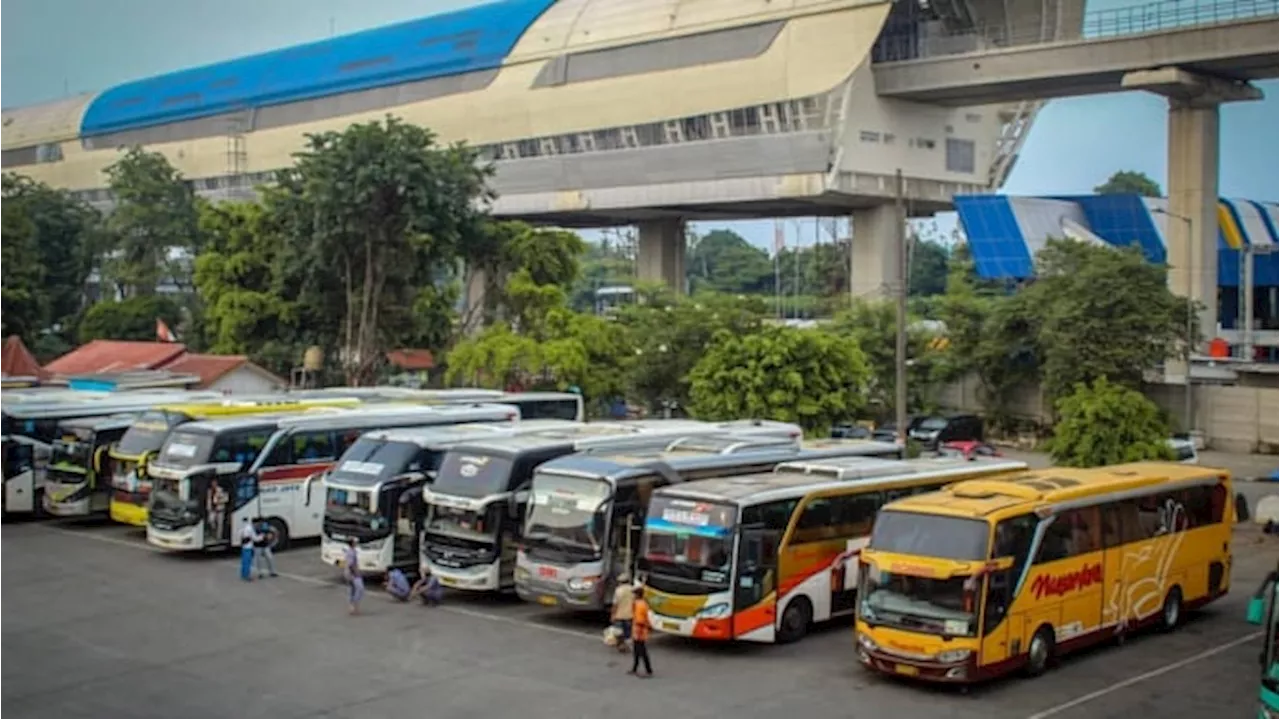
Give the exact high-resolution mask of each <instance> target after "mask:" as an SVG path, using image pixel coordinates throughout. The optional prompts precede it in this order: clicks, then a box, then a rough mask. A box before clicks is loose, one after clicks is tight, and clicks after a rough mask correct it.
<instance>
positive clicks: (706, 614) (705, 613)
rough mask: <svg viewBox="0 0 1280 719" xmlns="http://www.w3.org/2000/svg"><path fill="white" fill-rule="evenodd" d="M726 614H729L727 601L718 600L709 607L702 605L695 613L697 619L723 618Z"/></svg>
mask: <svg viewBox="0 0 1280 719" xmlns="http://www.w3.org/2000/svg"><path fill="white" fill-rule="evenodd" d="M727 616H729V604H728V602H720V603H719V604H712V605H711V606H709V607H703V608H702V609H699V610H698V614H697V617H698V618H699V619H724V618H725V617H727Z"/></svg>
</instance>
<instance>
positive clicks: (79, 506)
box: [44, 412, 139, 517]
mask: <svg viewBox="0 0 1280 719" xmlns="http://www.w3.org/2000/svg"><path fill="white" fill-rule="evenodd" d="M138 414H139V413H137V412H126V413H121V414H113V415H109V416H107V417H79V418H76V419H68V420H63V422H62V423H60V424H59V425H58V429H59V431H60V433H61V434H62V436H61V437H59V438H58V439H56V440H54V442H53V447H52V450H51V454H50V457H49V467H48V469H47V470H46V477H45V491H44V510H45V511H46V512H48V513H49V514H51V515H53V516H55V517H85V516H88V515H91V514H106V513H107V510H108V508H109V506H110V503H111V467H110V463H111V460H110V458H109V457H107V449H108V448H109V447H110V446H111V443H112V442H115V441H116V440H118V439H120V438H121V437H123V436H124V433H125V431H127V430H128V429H129V426H130V425H132V424H133V421H134V420H135V419H137V418H138Z"/></svg>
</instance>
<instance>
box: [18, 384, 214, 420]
mask: <svg viewBox="0 0 1280 719" xmlns="http://www.w3.org/2000/svg"><path fill="white" fill-rule="evenodd" d="M206 396H207V397H209V398H213V397H217V396H219V395H217V394H216V393H208V394H207V395H206ZM190 399H192V397H191V393H173V392H169V393H153V392H143V391H137V392H121V393H119V394H112V395H108V396H90V397H83V398H80V397H64V396H59V397H58V399H55V400H51V401H48V402H45V401H34V400H33V401H29V402H15V403H11V404H6V405H5V406H4V413H5V414H7V415H9V416H10V417H13V418H15V419H48V418H55V417H67V418H71V417H89V416H94V415H97V416H101V415H105V414H115V413H117V412H122V411H127V410H133V409H143V410H145V409H152V408H155V407H161V406H164V405H166V404H170V403H174V402H183V401H188V400H190Z"/></svg>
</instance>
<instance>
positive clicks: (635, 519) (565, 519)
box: [515, 435, 902, 611]
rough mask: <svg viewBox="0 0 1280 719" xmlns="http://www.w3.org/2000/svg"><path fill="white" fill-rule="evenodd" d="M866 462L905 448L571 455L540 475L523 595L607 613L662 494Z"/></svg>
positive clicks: (754, 443)
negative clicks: (804, 467) (719, 480)
mask: <svg viewBox="0 0 1280 719" xmlns="http://www.w3.org/2000/svg"><path fill="white" fill-rule="evenodd" d="M846 456H862V457H881V458H885V459H901V457H902V449H901V448H900V447H898V446H897V445H892V444H883V443H880V442H867V441H860V440H840V439H826V440H818V441H816V442H806V443H804V444H803V445H799V446H797V444H796V443H795V442H794V441H793V440H790V439H789V438H781V437H777V438H774V437H754V438H753V437H734V436H731V435H730V436H712V437H691V438H686V439H681V440H676V441H675V442H673V443H672V444H671V445H669V446H668V447H666V448H665V449H664V451H662V452H660V453H644V452H634V451H624V452H621V453H618V454H611V453H605V452H601V453H600V454H589V455H569V456H567V457H561V458H559V459H553V460H551V461H550V462H547V463H546V464H543V465H541V466H539V467H538V468H537V470H535V471H534V474H533V483H532V484H531V485H530V488H529V495H530V501H529V506H528V508H527V517H526V519H525V526H524V532H523V537H524V539H523V541H522V542H521V544H520V549H519V551H517V552H516V573H515V583H516V594H518V595H519V596H520V598H521V599H523V600H525V601H527V602H537V603H538V604H543V605H546V606H553V607H561V608H565V609H574V610H588V611H592V610H601V609H606V608H608V607H609V605H610V604H611V603H612V601H613V590H614V588H615V585H616V582H617V578H618V577H619V576H621V575H622V574H629V575H630V576H636V569H637V567H636V554H637V550H638V549H639V547H640V540H641V532H642V530H643V529H644V526H645V516H646V510H647V509H648V506H649V498H650V496H651V495H652V493H653V491H654V490H655V489H658V488H660V487H665V486H667V485H672V484H682V485H683V484H684V483H687V482H692V481H695V480H703V479H712V478H716V477H732V476H736V475H743V474H758V473H760V472H768V471H771V470H773V469H774V467H776V466H777V465H778V464H780V463H782V462H795V461H799V460H819V459H825V458H831V457H846Z"/></svg>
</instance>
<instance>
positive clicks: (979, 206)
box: [955, 195, 1035, 280]
mask: <svg viewBox="0 0 1280 719" xmlns="http://www.w3.org/2000/svg"><path fill="white" fill-rule="evenodd" d="M955 205H956V214H957V215H959V217H960V224H961V225H962V226H963V227H964V233H965V236H966V237H967V238H968V240H969V251H970V252H971V253H972V254H973V262H974V265H975V269H976V270H977V272H978V276H979V277H982V278H983V279H988V280H1003V279H1024V278H1027V277H1031V276H1033V275H1034V274H1035V266H1034V264H1033V263H1032V258H1031V252H1030V251H1029V250H1028V249H1027V243H1026V239H1025V238H1024V237H1023V236H1022V230H1021V229H1020V228H1019V227H1018V220H1017V218H1016V217H1014V214H1013V208H1012V207H1010V205H1009V199H1008V198H1007V197H1002V196H999V195H957V196H956V197H955Z"/></svg>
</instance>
